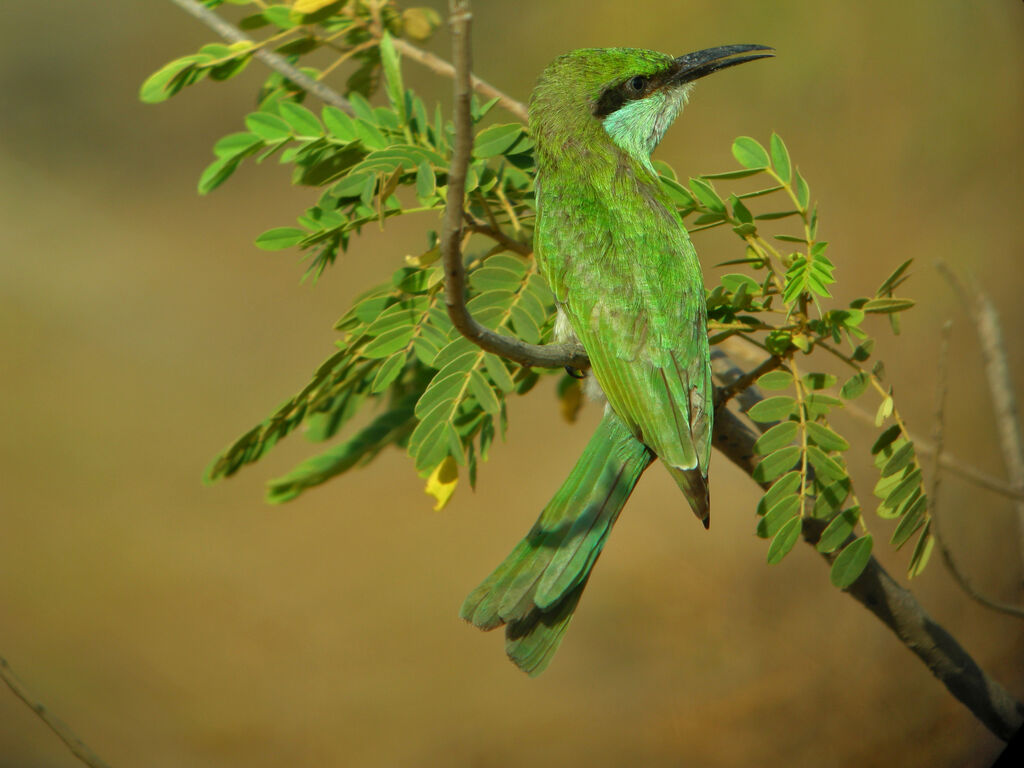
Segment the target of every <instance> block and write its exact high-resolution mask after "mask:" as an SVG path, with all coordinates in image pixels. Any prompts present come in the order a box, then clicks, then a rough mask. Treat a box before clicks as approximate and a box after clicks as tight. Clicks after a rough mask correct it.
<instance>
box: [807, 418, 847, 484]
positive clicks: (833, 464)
mask: <svg viewBox="0 0 1024 768" xmlns="http://www.w3.org/2000/svg"><path fill="white" fill-rule="evenodd" d="M808 426H809V424H808ZM807 460H808V461H809V462H810V463H811V466H813V467H814V471H815V472H817V473H818V475H817V476H818V477H820V478H822V479H825V480H843V479H844V478H846V477H847V476H848V474H847V472H846V470H845V469H844V468H843V466H842V465H841V464H840V463H839V462H837V461H836V460H835V459H833V458H831V457H829V456H826V455H825V452H824V451H822V450H821V448H819V447H818V446H816V445H809V446H807Z"/></svg>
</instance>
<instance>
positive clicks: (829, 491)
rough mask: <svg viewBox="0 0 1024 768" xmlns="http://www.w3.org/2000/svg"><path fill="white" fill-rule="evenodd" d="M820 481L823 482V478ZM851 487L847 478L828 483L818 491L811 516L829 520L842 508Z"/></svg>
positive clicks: (851, 484)
mask: <svg viewBox="0 0 1024 768" xmlns="http://www.w3.org/2000/svg"><path fill="white" fill-rule="evenodd" d="M822 479H823V480H824V478H822ZM819 485H821V483H819ZM852 487H853V483H852V482H851V481H850V478H848V477H844V478H843V479H841V480H837V481H836V482H834V483H829V484H828V485H826V486H825V487H824V488H822V489H821V490H819V491H818V498H816V499H815V500H814V509H813V510H812V511H811V514H812V515H813V516H814V517H817V518H820V519H822V520H829V519H831V518H832V516H833V515H835V514H836V513H837V512H838V511H839V510H840V509H841V508H842V506H843V502H844V501H846V497H847V496H849V495H850V489H851V488H852Z"/></svg>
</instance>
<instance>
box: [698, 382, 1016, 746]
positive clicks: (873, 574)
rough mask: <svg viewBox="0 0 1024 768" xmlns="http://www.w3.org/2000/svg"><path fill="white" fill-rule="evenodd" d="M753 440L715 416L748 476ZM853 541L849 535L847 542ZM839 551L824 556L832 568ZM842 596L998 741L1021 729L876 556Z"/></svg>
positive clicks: (809, 526)
mask: <svg viewBox="0 0 1024 768" xmlns="http://www.w3.org/2000/svg"><path fill="white" fill-rule="evenodd" d="M740 374H741V375H742V372H740ZM757 437H758V435H757V433H756V432H755V431H754V430H753V429H752V428H751V427H750V426H749V425H747V424H746V423H745V422H744V421H743V420H742V419H741V418H740V417H739V416H738V415H737V414H735V413H733V412H732V411H731V410H729V409H728V408H719V409H718V410H717V411H716V412H715V429H714V433H713V441H714V446H715V447H716V448H717V449H718V450H719V451H721V452H722V453H723V454H725V456H726V457H727V458H728V459H729V460H730V461H732V462H733V463H734V464H735V465H736V466H738V467H739V468H740V469H742V470H743V471H744V472H746V473H747V474H748V475H750V474H752V473H753V471H754V469H755V467H757V465H758V463H759V462H760V459H761V457H759V456H758V455H757V454H756V452H755V451H754V442H755V441H756V440H757ZM826 524H827V521H825V520H819V519H817V518H812V517H807V518H804V521H803V538H804V541H806V542H807V543H808V544H809V545H811V546H817V543H818V540H819V539H820V538H821V534H822V531H824V530H825V526H826ZM852 540H853V537H852V536H851V537H850V538H849V539H848V540H847V542H846V543H849V542H850V541H852ZM844 546H845V544H844ZM841 549H842V547H839V548H838V549H836V550H835V551H833V552H830V553H828V554H823V555H822V557H824V559H825V560H826V562H828V563H829V564H831V563H832V561H833V560H834V559H835V558H836V556H837V555H838V553H839V551H840V550H841ZM845 591H846V593H847V594H848V595H850V597H852V598H853V599H854V600H856V601H857V602H858V603H860V604H861V605H863V606H864V607H865V608H867V609H868V610H869V611H871V613H873V614H874V615H875V617H876V618H878V620H879V621H881V622H882V623H883V624H884V625H885V626H887V627H888V628H889V629H890V630H891V631H892V632H893V633H894V634H895V635H896V636H897V637H898V638H899V639H900V641H901V642H902V643H903V644H904V645H905V646H906V647H907V649H908V650H910V651H911V652H912V653H913V654H914V655H915V656H917V657H918V658H919V659H920V660H921V661H922V662H924V664H925V666H927V667H928V669H929V670H930V671H931V673H932V674H933V675H935V677H936V678H938V680H939V682H941V683H942V684H943V685H944V686H946V689H947V690H948V691H949V692H950V693H951V694H952V695H953V696H954V697H956V698H957V699H958V700H959V701H960V702H961V703H962V704H963V705H964V706H966V707H967V708H968V709H969V710H970V711H971V712H972V713H973V714H974V716H975V717H977V718H978V720H980V721H981V722H982V723H983V724H984V725H985V726H986V727H987V728H988V729H989V730H990V731H992V733H994V734H995V735H996V736H998V737H999V738H1000V739H1003V740H1004V741H1008V740H1009V739H1010V738H1011V737H1012V736H1013V734H1014V733H1015V732H1016V731H1017V730H1018V729H1019V728H1020V727H1021V726H1022V725H1024V705H1022V704H1021V703H1020V702H1019V701H1017V700H1016V699H1015V698H1014V697H1013V696H1012V695H1011V694H1010V693H1009V692H1008V691H1007V690H1006V689H1005V688H1003V686H1001V685H1000V684H999V683H998V682H996V681H995V680H994V679H992V678H991V677H989V676H988V674H986V672H985V670H983V669H982V668H981V667H980V666H979V665H978V663H977V662H976V661H975V660H974V659H973V658H971V655H970V654H969V653H967V651H966V650H964V648H963V646H961V645H960V643H958V642H957V640H956V638H955V637H953V636H952V635H951V634H950V633H949V632H947V631H946V630H945V629H944V628H943V627H942V626H941V625H940V624H938V623H937V622H936V621H935V620H934V619H933V618H932V617H931V616H929V615H928V612H927V611H925V609H924V607H923V606H922V605H921V604H920V603H919V602H918V601H917V598H916V597H914V595H913V593H912V592H911V591H910V590H908V589H905V588H904V587H902V586H900V584H898V583H897V582H896V580H895V579H893V578H892V576H890V575H889V573H888V572H887V571H886V570H885V569H884V568H883V567H882V566H881V565H880V564H879V562H878V560H876V559H875V558H874V557H872V558H871V559H870V560H869V561H868V564H867V566H866V567H865V568H864V571H863V573H861V575H860V577H859V578H858V579H857V580H856V581H855V582H854V583H853V584H851V585H850V586H849V587H847V589H846V590H845Z"/></svg>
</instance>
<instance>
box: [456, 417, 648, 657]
mask: <svg viewBox="0 0 1024 768" xmlns="http://www.w3.org/2000/svg"><path fill="white" fill-rule="evenodd" d="M652 460H653V456H652V455H651V453H650V451H648V450H647V448H646V447H645V446H644V445H643V444H642V443H640V442H639V441H637V440H636V439H635V438H634V437H633V435H632V433H631V432H630V431H629V429H627V428H626V426H625V425H624V424H623V423H622V421H621V420H620V419H619V418H618V417H617V416H616V415H615V413H614V412H613V411H612V410H610V409H608V410H606V412H605V416H604V418H603V419H602V420H601V424H600V425H599V426H598V428H597V430H596V431H595V432H594V435H593V437H591V439H590V442H589V443H588V444H587V447H586V449H585V450H584V451H583V455H582V456H581V457H580V459H579V461H577V462H576V466H575V467H574V468H573V470H572V472H571V473H569V477H568V478H567V479H566V481H565V482H564V483H563V484H562V487H561V488H559V489H558V492H557V493H556V494H555V496H554V498H553V499H552V500H551V501H550V502H549V503H548V505H547V506H546V507H545V508H544V511H543V512H542V513H541V516H540V518H539V519H538V520H537V522H536V523H535V524H534V526H533V528H531V529H530V532H529V533H528V534H527V536H526V538H525V539H523V540H522V541H521V542H519V544H517V545H516V547H515V549H513V550H512V553H511V554H510V555H509V556H508V557H507V558H506V559H505V561H504V562H502V564H501V565H499V566H498V567H497V568H496V569H495V571H494V573H492V574H491V575H490V576H488V577H487V579H485V580H484V582H483V583H482V584H481V585H480V586H479V587H477V588H476V589H475V590H474V591H473V593H472V594H471V595H470V596H469V597H467V598H466V601H465V602H464V603H463V605H462V610H461V612H460V615H461V616H462V618H464V619H466V620H467V621H469V622H471V623H472V624H474V625H476V626H477V627H480V628H481V629H494V628H495V627H498V626H501V625H502V624H505V625H507V628H506V650H507V651H508V654H509V657H510V658H511V659H512V660H513V661H514V662H515V663H516V664H517V665H519V666H520V667H521V668H522V669H523V670H525V671H526V672H529V673H530V674H539V673H540V672H541V671H542V670H543V669H544V668H545V667H546V666H547V664H548V662H549V661H550V660H551V656H552V655H553V654H554V652H555V651H556V650H557V648H558V644H559V643H560V642H561V638H562V635H563V633H564V632H565V629H566V627H567V626H568V624H569V621H570V619H571V618H572V614H573V611H574V610H575V608H576V604H577V603H578V602H579V598H580V594H581V593H582V591H583V588H584V586H586V583H587V579H588V578H589V577H590V572H591V569H592V568H593V567H594V563H595V562H596V561H597V558H598V556H599V555H600V554H601V550H602V548H603V547H604V543H605V541H606V540H607V538H608V534H609V533H610V532H611V529H612V526H613V525H614V524H615V520H616V519H617V518H618V516H619V512H620V511H622V507H623V506H625V504H626V500H627V499H628V498H629V495H630V494H631V493H632V492H633V488H634V487H635V486H636V483H637V481H638V480H639V479H640V475H641V474H643V471H644V470H645V469H646V468H647V467H648V465H649V464H650V463H651V461H652Z"/></svg>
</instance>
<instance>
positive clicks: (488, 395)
mask: <svg viewBox="0 0 1024 768" xmlns="http://www.w3.org/2000/svg"><path fill="white" fill-rule="evenodd" d="M469 391H470V393H471V394H472V395H473V397H474V398H476V401H477V403H479V404H480V407H481V408H483V409H484V411H486V412H487V413H489V414H491V415H492V416H497V415H498V414H499V413H501V401H499V400H498V397H497V395H495V394H494V390H493V389H491V385H490V384H488V383H487V379H485V378H484V375H483V374H482V373H480V371H478V370H476V369H473V370H472V371H470V372H469Z"/></svg>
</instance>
